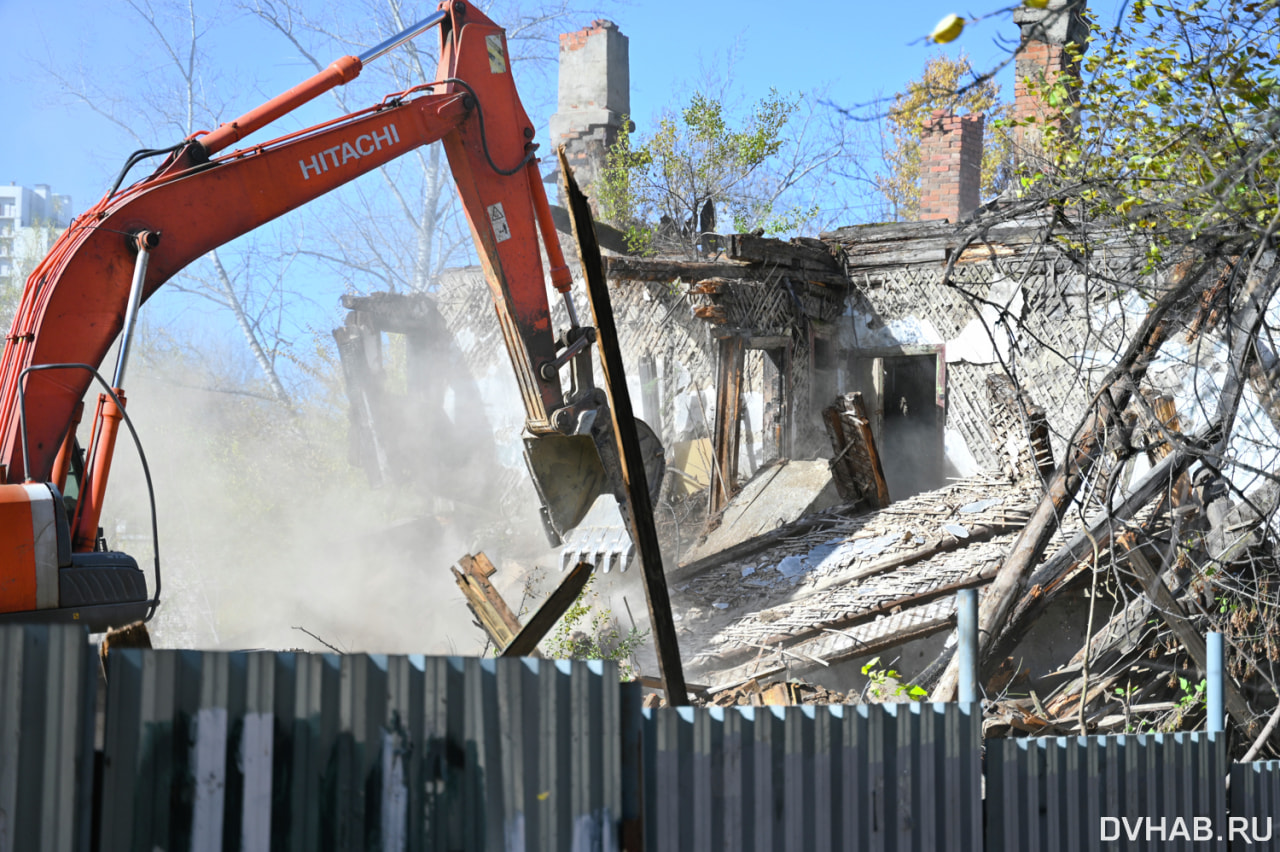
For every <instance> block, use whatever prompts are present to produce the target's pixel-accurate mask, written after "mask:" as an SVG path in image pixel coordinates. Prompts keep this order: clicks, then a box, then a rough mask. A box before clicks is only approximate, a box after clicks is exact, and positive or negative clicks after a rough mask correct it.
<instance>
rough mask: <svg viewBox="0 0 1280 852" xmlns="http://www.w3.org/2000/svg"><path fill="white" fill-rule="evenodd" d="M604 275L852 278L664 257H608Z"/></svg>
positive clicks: (828, 281)
mask: <svg viewBox="0 0 1280 852" xmlns="http://www.w3.org/2000/svg"><path fill="white" fill-rule="evenodd" d="M605 274H606V275H607V277H609V278H610V279H613V280H622V281H675V280H677V279H679V280H680V281H684V282H685V283H688V284H696V283H697V282H699V281H705V280H706V279H708V278H727V279H731V280H734V281H741V280H744V279H746V280H750V281H761V280H764V279H773V278H777V277H779V276H785V277H787V278H790V279H792V280H795V281H805V282H808V283H810V284H818V285H821V286H835V287H847V286H849V279H848V278H846V277H845V276H844V275H843V274H842V273H838V272H825V271H819V270H813V269H776V268H774V267H771V266H767V265H753V264H749V263H729V262H723V261H719V262H717V261H707V260H668V259H665V258H640V257H608V258H605Z"/></svg>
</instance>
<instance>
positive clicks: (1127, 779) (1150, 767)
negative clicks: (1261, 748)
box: [986, 733, 1228, 852]
mask: <svg viewBox="0 0 1280 852" xmlns="http://www.w3.org/2000/svg"><path fill="white" fill-rule="evenodd" d="M1227 771H1228V763H1227V757H1226V746H1225V739H1224V737H1223V736H1222V735H1218V734H1207V733H1183V734H1138V735H1134V736H1106V737H1038V738H1035V739H1008V740H992V741H990V742H989V743H987V773H986V777H987V849H988V850H992V852H1005V851H1006V850H1008V852H1040V850H1064V852H1065V850H1076V849H1078V850H1081V852H1084V850H1094V849H1101V848H1104V844H1107V843H1112V842H1117V841H1119V842H1122V845H1121V846H1120V847H1113V848H1124V849H1135V850H1147V849H1152V850H1154V849H1159V850H1162V851H1163V850H1170V852H1172V850H1182V849H1197V850H1200V849H1226V848H1227V847H1226V842H1225V837H1226V834H1225V828H1226V825H1227V822H1226V811H1227V808H1226V789H1225V786H1226V785H1225V784H1224V779H1225V778H1226V776H1227ZM1197 819H1199V820H1201V822H1196V820H1197ZM1179 820H1181V822H1178V821H1179ZM1206 820H1207V821H1206ZM1197 830H1199V831H1200V832H1201V834H1200V835H1199V837H1200V838H1205V834H1204V833H1205V832H1206V831H1207V832H1208V833H1209V835H1208V837H1207V839H1197V837H1198V835H1197V834H1196V831H1197ZM1219 833H1222V839H1221V840H1219V838H1218V835H1219Z"/></svg>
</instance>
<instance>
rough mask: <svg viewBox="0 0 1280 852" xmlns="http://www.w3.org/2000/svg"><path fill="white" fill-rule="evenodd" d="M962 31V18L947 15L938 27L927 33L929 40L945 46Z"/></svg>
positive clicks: (939, 22)
mask: <svg viewBox="0 0 1280 852" xmlns="http://www.w3.org/2000/svg"><path fill="white" fill-rule="evenodd" d="M963 29H964V18H962V17H960V16H959V15H947V16H946V17H945V18H943V19H942V20H941V21H938V25H937V26H936V27H934V28H933V32H931V33H929V38H930V39H932V40H933V41H935V42H937V43H938V44H946V43H947V42H949V41H955V40H956V37H957V36H959V35H960V32H961V31H962V30H963Z"/></svg>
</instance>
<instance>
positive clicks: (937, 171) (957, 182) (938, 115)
mask: <svg viewBox="0 0 1280 852" xmlns="http://www.w3.org/2000/svg"><path fill="white" fill-rule="evenodd" d="M982 125H983V117H982V116H980V115H956V114H954V113H952V112H950V111H948V110H942V109H938V110H934V111H933V116H932V118H931V119H930V120H929V121H928V122H926V123H925V126H924V136H923V137H922V138H921V139H920V177H921V181H920V220H921V221H922V222H923V221H928V220H936V219H943V220H946V221H949V222H959V221H960V220H961V219H963V218H965V217H966V216H968V215H969V214H970V213H972V212H973V211H974V210H977V209H978V201H979V198H978V191H979V187H980V186H981V185H982Z"/></svg>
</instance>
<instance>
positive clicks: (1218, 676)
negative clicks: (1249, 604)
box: [1205, 633, 1225, 734]
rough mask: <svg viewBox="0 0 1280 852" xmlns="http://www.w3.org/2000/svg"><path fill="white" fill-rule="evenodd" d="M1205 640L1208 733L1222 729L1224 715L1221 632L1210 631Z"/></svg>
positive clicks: (1218, 731) (1219, 731)
mask: <svg viewBox="0 0 1280 852" xmlns="http://www.w3.org/2000/svg"><path fill="white" fill-rule="evenodd" d="M1207 640H1208V641H1206V642H1205V650H1206V651H1207V657H1208V659H1207V661H1206V663H1205V668H1206V669H1207V671H1205V679H1206V680H1207V681H1208V684H1207V686H1206V688H1205V695H1206V704H1207V705H1208V719H1207V720H1206V723H1205V725H1206V729H1207V730H1208V731H1209V733H1211V734H1213V733H1221V732H1222V731H1223V730H1224V725H1225V716H1224V712H1223V708H1222V677H1223V674H1222V634H1221V633H1210V634H1209V635H1208V637H1207Z"/></svg>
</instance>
